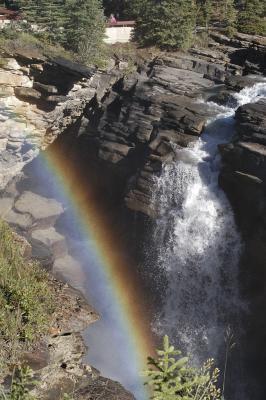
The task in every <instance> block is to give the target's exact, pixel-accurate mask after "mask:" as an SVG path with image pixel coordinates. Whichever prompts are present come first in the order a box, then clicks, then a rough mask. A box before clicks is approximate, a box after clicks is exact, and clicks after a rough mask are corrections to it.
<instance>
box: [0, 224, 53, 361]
mask: <svg viewBox="0 0 266 400" xmlns="http://www.w3.org/2000/svg"><path fill="white" fill-rule="evenodd" d="M53 297H54V295H53V290H52V289H51V287H50V284H49V279H48V275H47V274H46V273H45V272H44V271H43V270H42V269H40V267H39V265H38V264H37V263H35V262H29V261H25V259H24V258H23V257H22V255H21V253H20V248H19V245H18V243H16V241H15V240H14V235H13V233H12V231H11V230H10V228H9V227H8V225H7V224H5V223H4V222H0V339H1V340H2V342H3V343H4V346H3V347H2V348H1V353H2V358H3V357H5V356H7V359H5V360H4V362H5V363H7V362H8V360H9V361H10V362H15V361H16V358H17V357H18V355H19V354H18V353H19V352H18V349H19V347H20V345H21V344H22V343H23V344H27V343H30V342H32V341H34V340H36V339H38V338H39V337H40V336H41V335H42V334H44V333H45V332H46V329H47V328H48V326H49V322H50V318H51V314H52V313H53V310H54V303H55V302H54V299H53ZM1 353H0V356H1ZM0 358H1V357H0Z"/></svg>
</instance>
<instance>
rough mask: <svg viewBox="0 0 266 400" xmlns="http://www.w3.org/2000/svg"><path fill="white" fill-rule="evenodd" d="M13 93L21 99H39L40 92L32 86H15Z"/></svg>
mask: <svg viewBox="0 0 266 400" xmlns="http://www.w3.org/2000/svg"><path fill="white" fill-rule="evenodd" d="M15 95H16V96H17V97H18V98H19V99H22V100H28V101H31V100H39V99H40V98H41V96H42V95H41V93H40V92H39V91H38V90H36V89H32V88H26V87H16V88H15Z"/></svg>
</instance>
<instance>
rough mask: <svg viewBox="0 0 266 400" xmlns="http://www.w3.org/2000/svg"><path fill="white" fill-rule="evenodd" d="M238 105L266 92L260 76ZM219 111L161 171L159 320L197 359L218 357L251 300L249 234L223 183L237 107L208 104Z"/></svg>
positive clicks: (157, 326)
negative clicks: (245, 272) (244, 240)
mask: <svg viewBox="0 0 266 400" xmlns="http://www.w3.org/2000/svg"><path fill="white" fill-rule="evenodd" d="M234 96H235V99H236V101H237V106H236V108H238V107H239V106H240V105H243V104H245V103H250V102H255V101H258V100H259V99H260V98H261V97H264V96H266V84H265V83H257V84H255V85H254V86H252V87H251V88H245V89H243V90H242V91H241V92H240V93H237V94H235V95H234ZM206 107H209V108H210V109H211V111H212V112H213V114H212V115H214V116H213V117H212V118H211V119H210V120H209V121H208V123H207V126H206V129H205V131H204V133H203V134H202V136H201V138H200V139H199V140H198V141H197V142H196V143H194V144H192V145H191V146H189V147H187V148H183V149H180V148H177V149H176V161H175V162H173V163H171V164H167V165H165V166H164V168H163V172H162V174H161V176H160V177H158V178H157V185H156V187H157V189H156V191H155V193H154V203H155V205H156V208H157V209H159V214H160V215H159V218H158V221H157V227H156V228H155V232H154V241H155V244H156V246H157V247H159V255H158V264H159V268H160V269H161V271H162V272H163V273H164V274H165V275H166V280H167V282H168V283H167V287H166V288H165V296H164V297H165V301H164V305H163V306H162V309H161V310H160V311H159V312H158V315H157V316H156V318H155V321H154V323H153V328H154V330H155V332H156V333H157V334H159V335H160V336H161V335H163V334H166V333H167V334H168V335H169V336H170V338H171V340H172V341H173V342H174V343H176V345H178V346H179V347H181V348H182V349H183V350H185V351H187V352H189V353H191V354H192V355H193V357H194V361H195V362H197V361H202V359H204V358H207V357H210V356H211V357H215V358H216V357H218V354H219V350H221V348H224V347H225V344H224V333H225V330H226V328H227V326H228V325H230V326H232V329H233V330H235V331H237V330H239V329H240V328H239V327H240V326H241V322H240V318H241V313H242V312H243V311H244V310H245V308H246V306H245V304H244V302H243V301H242V300H241V296H240V294H239V283H238V273H239V272H238V263H239V257H240V254H241V247H242V244H241V237H240V235H239V232H238V230H237V228H236V224H235V221H234V214H233V211H232V209H231V206H230V203H229V201H228V199H227V197H226V196H225V194H224V192H223V190H222V189H221V188H220V187H219V185H218V175H219V170H220V156H219V152H218V147H217V145H218V144H221V143H226V142H228V141H229V140H230V139H231V138H232V135H233V134H234V112H235V110H236V108H235V109H234V108H230V107H223V106H218V105H216V104H214V103H211V102H209V103H206Z"/></svg>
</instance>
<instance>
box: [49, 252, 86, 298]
mask: <svg viewBox="0 0 266 400" xmlns="http://www.w3.org/2000/svg"><path fill="white" fill-rule="evenodd" d="M53 274H54V275H55V276H56V277H57V278H58V279H59V280H62V281H64V282H67V283H69V284H70V285H71V286H72V287H74V288H75V289H78V290H80V291H81V292H83V289H84V287H83V283H84V282H85V276H84V272H83V270H82V266H81V265H80V264H79V263H78V261H77V260H75V259H74V258H73V257H71V256H69V255H67V256H65V257H62V258H57V259H56V260H55V262H54V265H53Z"/></svg>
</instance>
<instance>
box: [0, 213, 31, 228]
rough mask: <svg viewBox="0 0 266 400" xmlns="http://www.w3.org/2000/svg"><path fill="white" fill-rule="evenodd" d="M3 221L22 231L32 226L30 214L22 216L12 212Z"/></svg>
mask: <svg viewBox="0 0 266 400" xmlns="http://www.w3.org/2000/svg"><path fill="white" fill-rule="evenodd" d="M3 219H4V220H5V221H6V222H8V223H9V224H10V225H13V226H15V227H17V228H19V229H22V230H28V229H29V228H30V227H31V226H32V224H33V221H32V217H31V216H30V215H29V214H21V213H18V212H16V211H14V210H10V211H9V212H8V213H7V214H6V215H4V217H3Z"/></svg>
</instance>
